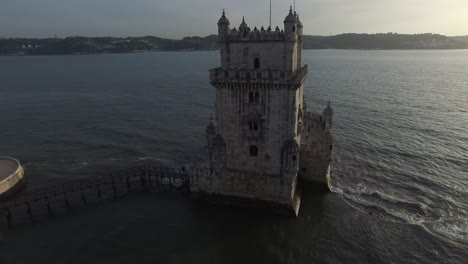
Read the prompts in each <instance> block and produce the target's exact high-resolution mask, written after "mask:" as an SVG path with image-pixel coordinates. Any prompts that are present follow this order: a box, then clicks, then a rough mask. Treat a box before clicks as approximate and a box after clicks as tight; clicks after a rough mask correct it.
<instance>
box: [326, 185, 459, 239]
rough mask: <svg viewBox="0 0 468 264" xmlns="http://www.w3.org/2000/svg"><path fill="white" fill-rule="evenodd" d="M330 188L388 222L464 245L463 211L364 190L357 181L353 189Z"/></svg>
mask: <svg viewBox="0 0 468 264" xmlns="http://www.w3.org/2000/svg"><path fill="white" fill-rule="evenodd" d="M330 189H331V191H332V192H334V193H337V194H340V195H341V196H342V197H343V198H344V199H345V201H346V202H347V203H348V204H349V205H350V206H351V207H353V208H355V209H356V210H358V211H360V212H362V213H365V214H368V215H372V216H376V217H380V218H383V219H385V220H388V221H392V222H398V223H406V224H412V225H417V226H421V227H422V228H424V229H425V230H426V231H427V232H429V233H430V234H432V235H434V236H437V237H439V238H441V239H444V240H445V241H449V242H450V243H456V244H458V245H464V246H468V217H466V214H462V212H463V210H460V215H456V216H454V215H453V213H446V212H443V211H440V210H437V209H435V208H431V207H430V206H429V205H428V204H425V203H423V202H421V203H418V202H412V201H408V200H403V199H401V198H397V197H395V196H391V195H389V194H385V193H383V192H380V191H376V190H368V188H367V187H366V186H364V185H363V184H358V185H357V186H356V189H351V188H340V187H338V186H333V185H331V186H330ZM463 215H465V217H464V216H463Z"/></svg>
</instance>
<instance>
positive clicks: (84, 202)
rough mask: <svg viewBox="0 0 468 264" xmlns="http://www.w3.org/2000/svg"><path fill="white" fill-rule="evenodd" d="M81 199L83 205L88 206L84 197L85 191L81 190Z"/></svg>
mask: <svg viewBox="0 0 468 264" xmlns="http://www.w3.org/2000/svg"><path fill="white" fill-rule="evenodd" d="M81 199H82V200H83V204H84V205H86V204H87V202H86V196H85V195H84V192H83V189H81Z"/></svg>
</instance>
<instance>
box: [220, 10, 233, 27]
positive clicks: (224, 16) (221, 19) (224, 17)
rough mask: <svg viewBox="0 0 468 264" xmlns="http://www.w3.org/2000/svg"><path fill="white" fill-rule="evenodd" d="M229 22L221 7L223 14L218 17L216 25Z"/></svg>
mask: <svg viewBox="0 0 468 264" xmlns="http://www.w3.org/2000/svg"><path fill="white" fill-rule="evenodd" d="M230 24H231V23H229V19H227V17H226V13H225V12H224V9H223V15H222V16H221V18H220V19H219V21H218V25H230Z"/></svg>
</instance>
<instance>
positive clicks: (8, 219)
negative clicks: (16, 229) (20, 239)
mask: <svg viewBox="0 0 468 264" xmlns="http://www.w3.org/2000/svg"><path fill="white" fill-rule="evenodd" d="M5 217H6V220H7V226H8V228H10V227H11V226H12V223H11V218H12V214H11V211H10V208H8V207H7V208H5Z"/></svg>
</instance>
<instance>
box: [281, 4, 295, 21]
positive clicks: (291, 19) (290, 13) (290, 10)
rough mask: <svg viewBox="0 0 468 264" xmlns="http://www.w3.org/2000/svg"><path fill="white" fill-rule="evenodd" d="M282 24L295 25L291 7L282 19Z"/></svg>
mask: <svg viewBox="0 0 468 264" xmlns="http://www.w3.org/2000/svg"><path fill="white" fill-rule="evenodd" d="M284 23H296V16H295V15H294V14H293V10H292V6H291V7H290V9H289V14H288V16H287V17H286V18H285V19H284Z"/></svg>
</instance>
